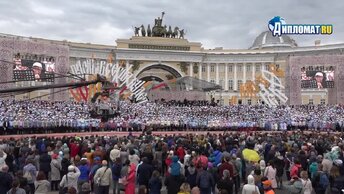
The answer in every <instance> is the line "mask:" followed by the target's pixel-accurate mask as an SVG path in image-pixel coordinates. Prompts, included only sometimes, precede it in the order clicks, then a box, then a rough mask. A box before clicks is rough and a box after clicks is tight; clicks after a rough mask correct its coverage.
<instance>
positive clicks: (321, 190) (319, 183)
mask: <svg viewBox="0 0 344 194" xmlns="http://www.w3.org/2000/svg"><path fill="white" fill-rule="evenodd" d="M329 186H330V180H329V177H328V175H327V174H326V172H324V171H323V166H322V164H320V165H319V169H318V172H317V173H316V174H315V175H314V177H313V179H312V187H313V189H314V191H315V193H316V194H325V193H326V190H327V188H328V187H329Z"/></svg>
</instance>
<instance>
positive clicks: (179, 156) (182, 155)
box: [176, 147, 185, 160]
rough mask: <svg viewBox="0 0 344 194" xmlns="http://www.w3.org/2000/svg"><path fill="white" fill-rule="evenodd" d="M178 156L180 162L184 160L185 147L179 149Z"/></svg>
mask: <svg viewBox="0 0 344 194" xmlns="http://www.w3.org/2000/svg"><path fill="white" fill-rule="evenodd" d="M176 155H177V156H178V158H179V160H184V156H185V150H184V148H183V147H178V149H177V151H176Z"/></svg>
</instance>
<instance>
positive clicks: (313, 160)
mask: <svg viewBox="0 0 344 194" xmlns="http://www.w3.org/2000/svg"><path fill="white" fill-rule="evenodd" d="M310 163H311V164H310V165H309V168H308V171H309V173H310V175H311V179H313V178H314V175H315V174H316V173H317V172H318V169H319V167H318V162H317V160H316V158H315V157H312V158H311V159H310Z"/></svg>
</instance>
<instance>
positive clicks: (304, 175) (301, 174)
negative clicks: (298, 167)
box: [300, 170, 308, 179]
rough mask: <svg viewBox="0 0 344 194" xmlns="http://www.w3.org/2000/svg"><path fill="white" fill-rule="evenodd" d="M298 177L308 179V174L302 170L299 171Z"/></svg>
mask: <svg viewBox="0 0 344 194" xmlns="http://www.w3.org/2000/svg"><path fill="white" fill-rule="evenodd" d="M300 176H301V178H302V179H308V172H307V171H305V170H303V171H301V173H300Z"/></svg>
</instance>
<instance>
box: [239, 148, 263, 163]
mask: <svg viewBox="0 0 344 194" xmlns="http://www.w3.org/2000/svg"><path fill="white" fill-rule="evenodd" d="M242 156H243V157H244V159H245V160H248V161H253V162H258V161H259V160H260V157H259V154H258V153H257V152H256V151H255V150H251V149H247V148H246V149H244V150H243V151H242Z"/></svg>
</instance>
